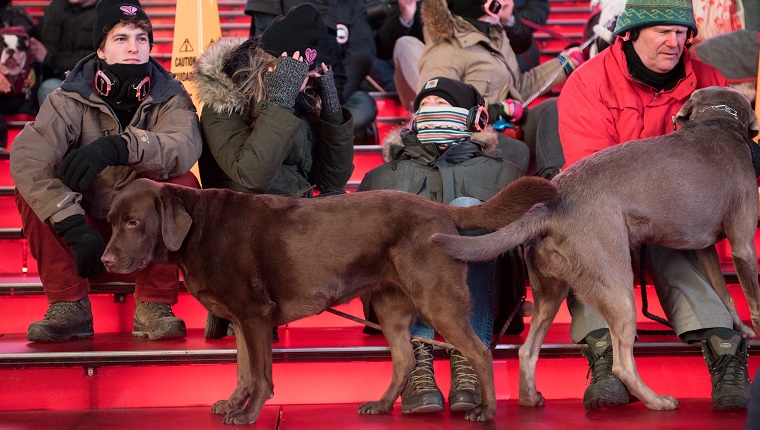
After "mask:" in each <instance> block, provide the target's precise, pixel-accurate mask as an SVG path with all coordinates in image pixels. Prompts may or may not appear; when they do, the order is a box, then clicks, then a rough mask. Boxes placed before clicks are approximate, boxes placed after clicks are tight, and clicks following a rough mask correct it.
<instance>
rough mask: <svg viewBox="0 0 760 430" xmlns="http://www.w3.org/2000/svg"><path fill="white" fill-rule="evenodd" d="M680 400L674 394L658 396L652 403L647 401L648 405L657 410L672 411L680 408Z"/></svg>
mask: <svg viewBox="0 0 760 430" xmlns="http://www.w3.org/2000/svg"><path fill="white" fill-rule="evenodd" d="M679 404H680V402H679V401H678V399H676V398H675V397H672V396H667V395H663V396H656V397H655V399H654V401H653V402H651V403H645V405H646V407H647V408H649V409H652V410H655V411H672V410H674V409H677V408H678V405H679Z"/></svg>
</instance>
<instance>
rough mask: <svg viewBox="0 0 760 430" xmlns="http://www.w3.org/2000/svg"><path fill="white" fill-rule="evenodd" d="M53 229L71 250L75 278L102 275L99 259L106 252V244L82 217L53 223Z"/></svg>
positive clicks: (102, 268)
mask: <svg viewBox="0 0 760 430" xmlns="http://www.w3.org/2000/svg"><path fill="white" fill-rule="evenodd" d="M53 229H55V233H56V234H57V235H58V236H60V237H62V238H63V241H64V242H65V243H66V245H68V246H69V248H71V252H72V253H73V254H74V261H75V262H76V266H77V276H79V277H81V278H95V277H96V276H98V275H100V274H101V273H103V270H104V267H103V263H102V262H101V261H100V257H102V256H103V252H104V251H105V250H106V243H105V241H104V240H103V236H101V235H100V233H98V231H97V230H95V228H94V227H93V226H91V225H89V224H87V223H86V222H85V220H84V215H71V216H70V217H68V218H65V219H64V220H62V221H58V222H57V223H55V224H54V225H53Z"/></svg>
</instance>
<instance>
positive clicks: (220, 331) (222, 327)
mask: <svg viewBox="0 0 760 430" xmlns="http://www.w3.org/2000/svg"><path fill="white" fill-rule="evenodd" d="M230 331H232V334H230ZM224 336H235V332H234V331H233V329H232V324H230V320H228V319H224V318H219V317H218V316H216V315H214V314H212V313H211V312H209V313H208V314H207V315H206V329H205V330H204V331H203V337H205V338H206V339H221V338H223V337H224Z"/></svg>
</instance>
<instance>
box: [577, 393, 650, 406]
mask: <svg viewBox="0 0 760 430" xmlns="http://www.w3.org/2000/svg"><path fill="white" fill-rule="evenodd" d="M587 397H588V398H587ZM632 400H634V401H635V400H637V399H635V398H633V397H631V396H629V395H628V393H627V392H625V393H616V392H612V391H607V390H598V391H594V392H592V393H591V394H590V395H584V396H583V409H585V410H587V411H590V410H594V409H602V408H609V407H611V406H619V405H627V404H628V403H631V402H632Z"/></svg>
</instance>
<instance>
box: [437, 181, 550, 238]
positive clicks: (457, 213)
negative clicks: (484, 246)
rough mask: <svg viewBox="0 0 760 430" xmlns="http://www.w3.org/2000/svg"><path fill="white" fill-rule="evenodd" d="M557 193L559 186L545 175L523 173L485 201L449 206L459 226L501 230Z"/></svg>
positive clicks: (460, 227)
mask: <svg viewBox="0 0 760 430" xmlns="http://www.w3.org/2000/svg"><path fill="white" fill-rule="evenodd" d="M555 197H557V188H556V187H555V186H554V184H553V183H551V182H549V181H547V180H546V179H541V178H538V177H535V176H525V177H522V178H520V179H518V180H516V181H514V182H512V183H511V184H509V185H507V187H506V188H504V189H503V190H501V191H499V193H497V194H496V195H495V196H493V197H492V198H490V199H488V200H487V201H485V202H484V203H483V204H480V205H477V206H468V207H456V206H449V207H448V212H449V214H450V215H451V217H452V218H453V220H454V223H455V224H456V226H457V228H458V229H459V230H476V229H477V230H481V229H485V230H490V231H493V230H498V229H500V228H502V227H504V226H506V225H508V224H511V223H513V222H515V221H516V220H517V219H518V218H520V217H521V216H522V215H523V214H525V212H527V211H528V210H529V209H530V208H532V207H533V205H535V204H536V203H541V202H545V201H547V200H551V199H553V198H555Z"/></svg>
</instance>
